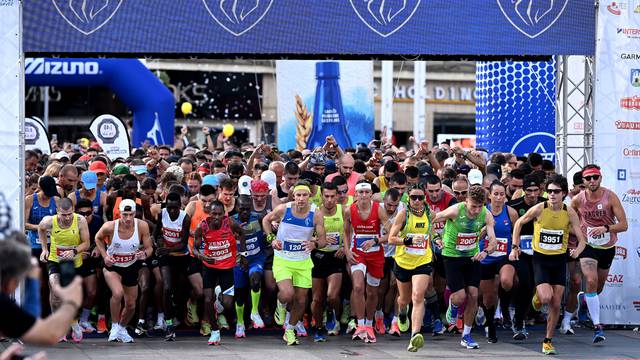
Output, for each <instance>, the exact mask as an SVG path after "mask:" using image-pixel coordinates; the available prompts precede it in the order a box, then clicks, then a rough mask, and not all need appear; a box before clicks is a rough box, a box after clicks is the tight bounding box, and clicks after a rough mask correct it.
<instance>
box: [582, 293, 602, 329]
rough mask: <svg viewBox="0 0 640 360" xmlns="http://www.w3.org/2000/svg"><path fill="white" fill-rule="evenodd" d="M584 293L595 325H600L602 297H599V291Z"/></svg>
mask: <svg viewBox="0 0 640 360" xmlns="http://www.w3.org/2000/svg"><path fill="white" fill-rule="evenodd" d="M584 295H585V299H586V301H587V308H589V315H591V321H593V325H600V298H599V297H598V293H595V292H593V293H585V294H584Z"/></svg>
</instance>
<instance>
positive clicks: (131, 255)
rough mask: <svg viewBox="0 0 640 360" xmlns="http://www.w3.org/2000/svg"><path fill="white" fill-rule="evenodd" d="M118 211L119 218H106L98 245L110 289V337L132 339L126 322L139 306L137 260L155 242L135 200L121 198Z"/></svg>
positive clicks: (150, 252)
mask: <svg viewBox="0 0 640 360" xmlns="http://www.w3.org/2000/svg"><path fill="white" fill-rule="evenodd" d="M118 212H119V218H118V219H116V220H113V221H108V222H106V223H105V224H104V225H102V228H100V231H98V233H97V234H96V247H97V248H98V250H99V251H100V255H102V258H103V260H104V269H103V272H104V278H105V281H106V282H107V285H108V286H109V289H111V300H110V302H109V304H110V309H111V331H110V332H109V341H121V342H124V343H131V342H133V338H132V337H131V336H130V335H129V333H128V332H127V328H126V326H127V324H128V323H129V321H130V320H131V318H132V317H133V314H134V312H135V310H136V299H137V298H138V270H139V267H140V265H139V264H140V262H138V260H144V259H146V258H148V257H149V256H151V255H152V253H153V244H152V242H151V238H150V237H149V226H148V225H147V223H146V222H145V221H144V220H140V219H136V218H135V215H136V203H135V202H134V201H133V200H131V199H124V200H122V201H120V203H119V205H118ZM107 245H108V247H107ZM123 299H124V307H123V306H122V301H123Z"/></svg>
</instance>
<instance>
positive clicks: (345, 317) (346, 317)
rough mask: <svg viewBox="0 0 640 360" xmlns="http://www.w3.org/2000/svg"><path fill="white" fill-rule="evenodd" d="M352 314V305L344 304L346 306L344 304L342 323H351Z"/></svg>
mask: <svg viewBox="0 0 640 360" xmlns="http://www.w3.org/2000/svg"><path fill="white" fill-rule="evenodd" d="M350 315H351V305H349V304H344V306H342V316H340V324H342V325H347V324H348V323H349V316H350Z"/></svg>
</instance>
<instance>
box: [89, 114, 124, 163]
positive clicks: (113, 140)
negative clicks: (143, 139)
mask: <svg viewBox="0 0 640 360" xmlns="http://www.w3.org/2000/svg"><path fill="white" fill-rule="evenodd" d="M89 129H90V130H91V133H92V134H93V136H94V137H95V138H96V139H97V140H98V144H100V147H101V148H102V149H103V150H104V152H105V153H106V154H107V156H108V157H109V159H111V160H115V159H117V158H123V159H126V158H127V157H129V156H130V155H131V146H130V144H131V141H129V133H128V132H127V128H126V126H125V125H124V123H123V122H122V120H120V119H118V118H117V117H115V116H113V115H108V114H105V115H100V116H98V117H96V118H95V119H93V121H92V122H91V125H90V126H89Z"/></svg>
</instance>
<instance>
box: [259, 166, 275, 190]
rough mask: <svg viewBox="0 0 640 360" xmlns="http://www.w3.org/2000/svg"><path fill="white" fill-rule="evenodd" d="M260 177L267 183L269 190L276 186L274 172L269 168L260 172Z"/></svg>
mask: <svg viewBox="0 0 640 360" xmlns="http://www.w3.org/2000/svg"><path fill="white" fill-rule="evenodd" d="M260 179H262V180H264V181H266V182H267V184H269V190H273V189H275V188H276V173H274V172H273V171H271V170H266V171H263V172H262V175H260Z"/></svg>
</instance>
